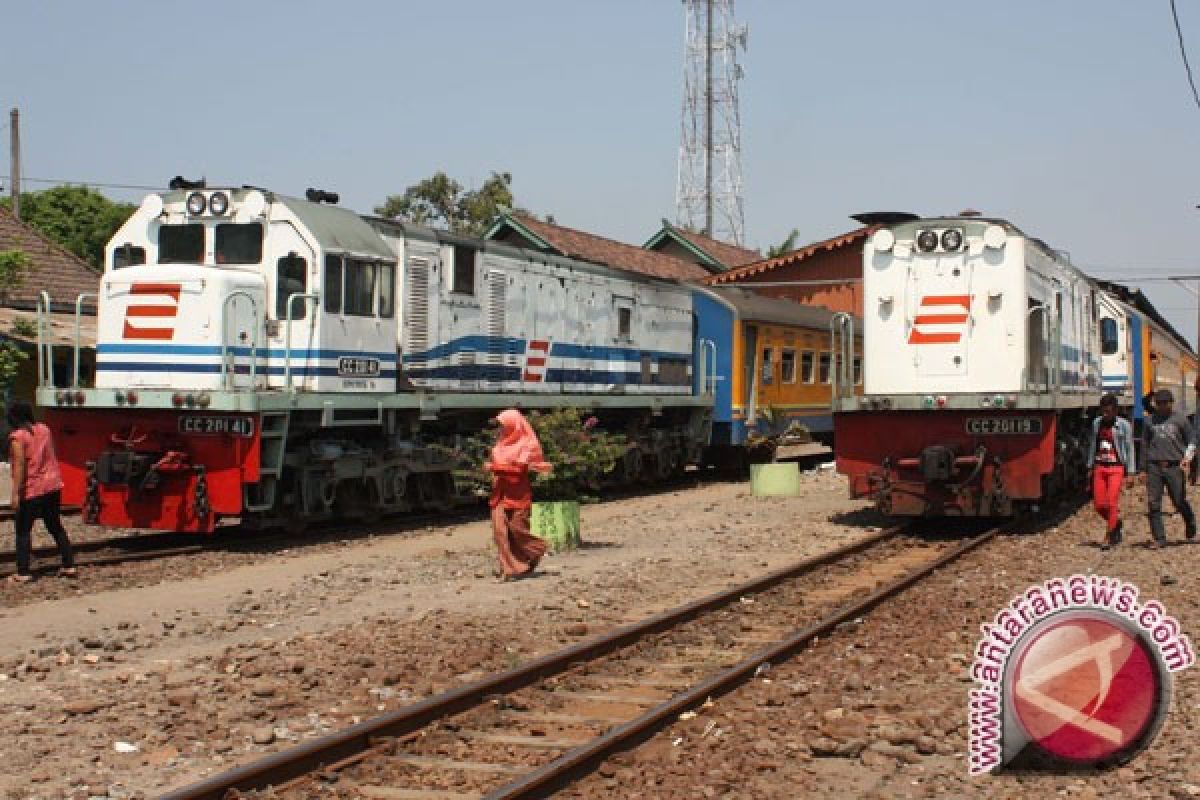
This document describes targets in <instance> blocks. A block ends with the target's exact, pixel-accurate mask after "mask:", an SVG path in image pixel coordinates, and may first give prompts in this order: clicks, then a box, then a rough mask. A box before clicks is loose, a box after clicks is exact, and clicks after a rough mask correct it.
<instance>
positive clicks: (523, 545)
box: [486, 408, 551, 580]
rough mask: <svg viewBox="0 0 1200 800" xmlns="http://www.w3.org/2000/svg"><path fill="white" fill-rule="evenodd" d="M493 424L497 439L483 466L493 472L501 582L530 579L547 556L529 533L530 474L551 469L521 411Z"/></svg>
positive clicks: (498, 417) (499, 416)
mask: <svg viewBox="0 0 1200 800" xmlns="http://www.w3.org/2000/svg"><path fill="white" fill-rule="evenodd" d="M496 421H497V422H498V423H500V437H499V439H497V440H496V446H495V447H493V448H492V460H491V461H490V462H489V463H488V464H487V465H486V466H487V468H488V469H489V470H491V472H492V498H491V506H492V533H493V534H494V535H495V537H496V551H497V553H498V555H499V557H500V571H501V573H502V577H503V579H504V580H516V579H518V578H524V577H527V576H529V575H531V574H532V573H533V571H534V569H536V568H537V565H538V562H539V561H541V559H542V556H544V555H545V554H546V543H545V542H543V541H542V540H541V539H539V538H537V537H536V536H533V535H531V534H530V533H529V507H530V506H531V505H532V504H533V490H532V489H531V488H530V485H529V471H530V470H533V471H535V472H549V471H550V469H551V466H550V465H549V464H547V463H546V461H545V457H544V456H543V455H542V444H541V442H539V441H538V438H537V434H536V433H534V431H533V428H532V427H531V426H530V424H529V421H528V420H527V419H525V417H524V416H523V415H522V414H521V412H520V411H517V410H516V409H512V408H510V409H508V410H507V411H501V412H500V413H499V414H497V415H496Z"/></svg>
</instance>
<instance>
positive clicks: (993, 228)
mask: <svg viewBox="0 0 1200 800" xmlns="http://www.w3.org/2000/svg"><path fill="white" fill-rule="evenodd" d="M1006 241H1008V234H1007V233H1005V232H1004V228H1003V227H1001V226H999V225H988V226H987V227H986V228H984V229H983V244H984V246H985V247H989V248H991V249H992V250H999V249H1000V248H1001V247H1004V243H1005V242H1006Z"/></svg>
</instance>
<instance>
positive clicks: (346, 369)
mask: <svg viewBox="0 0 1200 800" xmlns="http://www.w3.org/2000/svg"><path fill="white" fill-rule="evenodd" d="M338 375H354V376H356V377H365V378H377V377H379V359H378V358H353V357H347V358H339V359H338Z"/></svg>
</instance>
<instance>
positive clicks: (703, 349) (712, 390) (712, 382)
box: [700, 339, 717, 395]
mask: <svg viewBox="0 0 1200 800" xmlns="http://www.w3.org/2000/svg"><path fill="white" fill-rule="evenodd" d="M709 353H711V354H712V370H711V372H710V371H709ZM700 392H701V394H705V395H715V394H716V393H717V343H716V342H714V341H713V340H712V339H701V340H700Z"/></svg>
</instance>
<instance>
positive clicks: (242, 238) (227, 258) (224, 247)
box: [214, 222, 263, 264]
mask: <svg viewBox="0 0 1200 800" xmlns="http://www.w3.org/2000/svg"><path fill="white" fill-rule="evenodd" d="M215 244H216V247H215V251H214V256H215V257H216V259H217V263H218V264H257V263H259V262H260V261H262V250H263V226H262V223H260V222H246V223H232V222H225V223H222V224H220V225H218V226H217V235H216V242H215Z"/></svg>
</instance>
